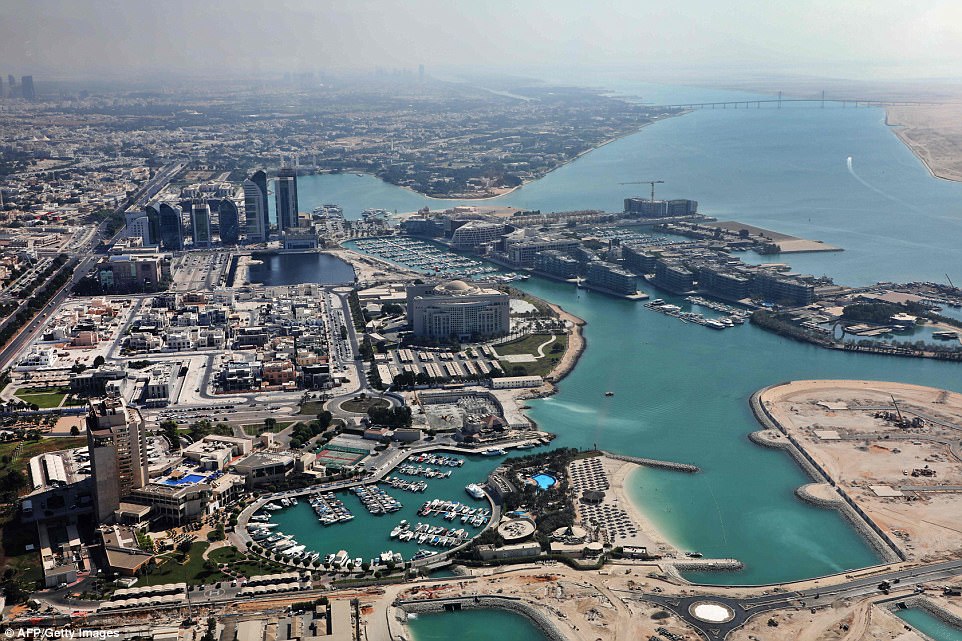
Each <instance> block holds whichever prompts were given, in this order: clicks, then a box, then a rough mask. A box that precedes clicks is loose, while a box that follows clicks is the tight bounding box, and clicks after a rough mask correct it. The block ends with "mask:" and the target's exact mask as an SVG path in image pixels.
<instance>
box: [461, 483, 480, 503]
mask: <svg viewBox="0 0 962 641" xmlns="http://www.w3.org/2000/svg"><path fill="white" fill-rule="evenodd" d="M464 491H465V492H467V493H468V496H470V497H471V498H474V499H483V498H484V490H483V489H481V486H480V485H478V484H477V483H469V484H468V485H466V486H464Z"/></svg>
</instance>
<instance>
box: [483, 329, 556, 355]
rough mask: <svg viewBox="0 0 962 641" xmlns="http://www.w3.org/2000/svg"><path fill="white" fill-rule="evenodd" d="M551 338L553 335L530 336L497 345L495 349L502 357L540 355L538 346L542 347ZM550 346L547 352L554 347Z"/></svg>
mask: <svg viewBox="0 0 962 641" xmlns="http://www.w3.org/2000/svg"><path fill="white" fill-rule="evenodd" d="M550 338H551V334H528V335H527V336H524V337H522V338H519V339H517V340H514V341H511V342H510V343H503V344H501V345H495V346H494V349H495V350H496V351H497V352H498V354H500V355H501V356H513V355H515V354H533V355H534V356H537V355H538V345H541V344H542V343H544V342H545V341H547V340H549V339H550ZM559 338H563V337H556V338H555V343H557V342H558V339H559ZM555 343H552V344H551V345H548V346H547V347H546V348H545V350H550V349H551V348H552V347H554V344H555Z"/></svg>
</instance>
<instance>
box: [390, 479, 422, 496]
mask: <svg viewBox="0 0 962 641" xmlns="http://www.w3.org/2000/svg"><path fill="white" fill-rule="evenodd" d="M384 483H386V484H388V485H390V486H391V487H393V488H394V489H396V490H404V491H405V492H423V491H425V490H426V489H428V484H427V481H405V480H404V479H402V478H398V477H396V476H388V477H386V478H385V479H384Z"/></svg>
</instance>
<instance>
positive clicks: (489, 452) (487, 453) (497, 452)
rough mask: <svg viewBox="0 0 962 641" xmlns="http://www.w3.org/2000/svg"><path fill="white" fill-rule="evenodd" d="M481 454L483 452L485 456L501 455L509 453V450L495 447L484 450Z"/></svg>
mask: <svg viewBox="0 0 962 641" xmlns="http://www.w3.org/2000/svg"><path fill="white" fill-rule="evenodd" d="M481 454H483V455H484V456H501V455H503V454H507V452H505V451H504V450H497V449H494V450H484V451H483V452H481Z"/></svg>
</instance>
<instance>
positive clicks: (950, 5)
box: [0, 0, 962, 77]
mask: <svg viewBox="0 0 962 641" xmlns="http://www.w3.org/2000/svg"><path fill="white" fill-rule="evenodd" d="M0 62H2V65H3V66H4V69H0V73H3V74H6V73H15V74H24V73H35V74H46V75H47V76H48V77H52V76H58V77H67V76H70V75H72V74H80V73H111V72H116V73H124V74H126V73H130V72H155V71H160V70H164V69H166V70H170V71H175V72H181V71H190V72H196V73H201V74H209V73H212V72H214V73H217V72H233V73H243V72H245V71H248V72H255V73H259V72H265V73H266V72H274V71H275V70H278V69H282V68H285V67H286V68H289V69H291V70H296V71H320V70H324V69H345V68H360V69H370V68H371V67H373V66H375V65H381V66H386V67H414V66H416V65H417V64H418V63H424V64H425V65H427V66H428V67H429V70H430V69H431V68H434V69H439V68H442V67H445V66H457V65H472V66H483V67H487V68H491V69H499V70H504V69H512V68H515V69H521V68H528V69H532V68H570V67H581V68H585V67H594V66H599V65H603V66H618V67H624V68H638V69H639V70H642V71H643V70H646V69H657V70H660V71H662V72H664V71H666V70H671V69H674V68H678V67H682V68H691V67H696V68H699V69H703V70H705V71H706V72H710V71H712V70H718V69H723V68H739V69H743V70H746V69H747V70H757V71H773V72H795V73H799V74H815V75H830V76H847V77H885V76H897V77H906V76H908V77H912V76H917V77H932V76H954V77H958V76H962V1H960V0H954V1H943V0H847V1H846V0H657V1H649V0H624V1H623V0H612V1H605V0H513V1H512V0H465V1H462V0H406V1H404V0H396V1H386V0H275V1H271V0H264V1H252V0H123V1H121V0H69V1H68V0H0Z"/></svg>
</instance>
